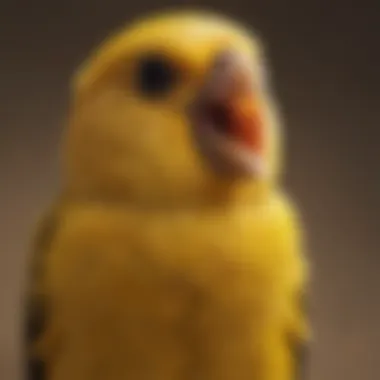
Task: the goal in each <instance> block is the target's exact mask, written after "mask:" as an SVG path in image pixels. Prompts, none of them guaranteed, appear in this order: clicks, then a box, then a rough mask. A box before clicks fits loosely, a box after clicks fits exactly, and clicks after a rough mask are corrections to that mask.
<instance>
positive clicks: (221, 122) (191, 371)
mask: <svg viewBox="0 0 380 380" xmlns="http://www.w3.org/2000/svg"><path fill="white" fill-rule="evenodd" d="M269 81H270V80H269V78H268V73H267V70H266V62H265V52H264V47H263V45H262V43H260V41H259V39H258V38H257V37H256V36H255V35H254V33H252V32H250V31H249V30H248V29H247V28H245V27H243V26H241V25H239V24H238V23H237V22H236V21H233V20H231V19H229V18H227V17H225V16H221V15H216V14H212V13H207V12H202V11H189V12H183V11H182V12H168V13H165V14H154V15H150V16H147V17H145V18H142V19H139V20H136V21H135V22H134V23H131V24H130V25H128V26H127V27H126V28H123V29H122V30H120V31H119V32H118V33H116V34H115V35H113V36H112V37H110V38H109V39H108V40H106V41H105V42H104V43H103V44H102V45H101V46H100V47H99V48H98V49H97V50H96V51H95V52H94V53H93V54H91V55H90V57H89V59H88V61H86V62H84V64H83V65H82V66H81V67H80V68H79V70H78V72H77V74H76V76H75V77H74V80H73V83H72V99H71V108H70V112H69V115H68V121H67V128H66V129H65V133H64V137H63V142H62V187H61V191H60V193H59V196H58V197H57V200H56V201H55V202H54V205H53V206H52V208H51V209H50V210H49V211H48V212H47V214H46V216H45V217H43V218H42V221H41V223H40V224H39V226H38V231H37V234H36V236H35V238H34V242H33V249H32V251H33V254H32V259H31V262H32V264H31V265H32V270H31V271H30V282H29V284H30V285H29V288H28V292H27V308H26V321H25V327H26V329H25V336H26V339H25V347H26V361H27V363H28V368H27V376H28V379H29V380H68V379H70V380H127V379H128V380H235V379H239V380H293V379H296V378H299V379H301V378H302V374H300V372H299V371H300V369H301V367H302V365H303V364H302V360H301V359H302V358H301V356H300V352H301V351H300V348H302V347H305V346H307V343H308V341H309V335H310V331H309V330H310V329H309V323H308V316H307V313H306V311H305V309H304V307H303V302H304V299H305V295H306V289H307V285H308V281H309V280H308V278H309V275H308V272H309V271H308V265H307V260H306V255H305V248H304V246H305V244H304V240H305V239H304V233H303V228H302V222H301V220H300V217H299V213H298V211H297V210H296V207H295V205H294V204H293V202H292V201H291V200H290V199H289V196H288V195H287V194H286V193H285V191H284V190H283V189H282V185H281V172H282V168H281V163H282V161H283V158H282V156H283V155H282V154H281V148H282V137H281V136H282V134H283V133H282V126H281V123H280V117H279V116H278V113H277V111H276V110H277V106H276V102H275V99H274V96H273V95H272V92H273V91H272V90H271V86H270V84H269Z"/></svg>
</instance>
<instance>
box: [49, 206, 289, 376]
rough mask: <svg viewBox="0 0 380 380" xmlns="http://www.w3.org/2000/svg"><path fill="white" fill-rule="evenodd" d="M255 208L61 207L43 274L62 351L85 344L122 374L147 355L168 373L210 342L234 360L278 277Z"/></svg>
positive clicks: (261, 317) (212, 349)
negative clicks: (57, 231)
mask: <svg viewBox="0 0 380 380" xmlns="http://www.w3.org/2000/svg"><path fill="white" fill-rule="evenodd" d="M256 218H257V219H255V213H249V212H246V211H243V210H241V211H239V212H237V211H236V212H235V213H231V214H229V215H226V214H225V213H211V214H207V213H206V214H205V213H201V214H196V213H183V214H174V215H173V214H168V215H166V214H161V215H158V214H157V215H156V214H149V213H135V214H134V213H121V212H112V211H108V210H79V211H78V210H77V211H75V212H73V213H68V214H67V215H66V217H65V220H64V222H63V224H62V228H61V232H60V234H59V235H58V238H57V244H56V247H55V249H54V250H53V252H52V254H51V255H50V259H49V260H48V270H47V282H48V284H49V287H50V292H51V294H52V300H53V305H54V302H55V305H56V310H57V316H56V320H57V321H58V319H59V321H60V323H61V325H62V329H63V330H65V339H66V345H70V346H71V347H73V349H72V350H68V351H67V352H72V353H73V355H74V352H75V358H74V357H73V358H72V360H73V361H75V362H76V363H78V364H77V365H78V366H83V365H84V364H83V363H86V361H87V360H90V359H88V358H87V355H90V353H91V355H92V356H93V355H95V357H96V361H98V362H99V366H100V367H99V368H103V367H107V365H106V364H103V367H102V365H101V363H102V361H106V360H108V361H109V360H110V358H111V357H112V362H113V363H114V364H115V365H114V366H113V367H112V368H118V373H119V374H120V373H121V372H123V371H124V370H125V371H126V372H125V374H126V376H127V375H130V374H131V373H134V372H133V371H132V372H130V371H131V368H136V371H137V372H136V373H140V372H139V371H145V370H146V364H147V360H148V362H149V363H150V364H149V368H151V370H152V371H153V370H155V372H156V373H157V371H163V372H164V373H166V374H169V373H173V376H174V373H176V371H179V372H180V371H184V370H185V367H187V366H191V363H190V362H189V361H194V360H195V361H197V360H200V361H202V360H204V358H208V359H207V360H208V361H210V363H211V362H212V361H213V359H212V355H216V352H219V354H218V355H219V356H220V355H221V357H223V356H224V355H227V353H228V355H227V356H228V357H229V359H228V360H231V355H233V353H235V354H236V355H237V357H239V359H237V360H238V361H240V360H243V362H244V360H245V359H244V353H247V352H249V351H250V350H249V349H246V348H247V347H246V345H247V344H251V343H252V339H251V338H250V336H249V334H250V333H253V334H256V338H257V331H259V330H260V324H262V323H263V322H264V321H266V323H268V316H269V315H270V309H271V307H272V306H273V305H271V302H272V300H274V299H275V298H276V296H275V294H278V290H279V289H281V286H280V283H281V282H282V281H283V280H284V279H282V277H283V276H282V274H281V273H282V272H283V271H279V270H278V269H276V268H281V265H282V264H281V260H282V261H283V262H284V263H285V260H284V257H282V256H281V255H280V254H279V250H278V249H276V246H277V245H278V242H277V241H276V239H273V236H272V238H271V236H270V235H271V234H270V232H271V231H270V229H269V228H268V226H269V225H270V223H268V221H267V220H266V219H265V218H261V220H260V218H259V216H258V215H256ZM273 231H274V230H273ZM273 231H272V232H273ZM273 260H277V261H278V265H275V266H273ZM276 292H277V293H276ZM279 299H281V297H279ZM57 323H58V322H57ZM254 323H255V326H256V329H257V331H256V332H253V331H252V326H253V325H254ZM247 332H248V333H247ZM74 347H75V349H74ZM216 347H218V349H217V350H216ZM227 347H235V350H232V351H231V350H230V349H228V350H227V351H226V348H227ZM238 347H239V348H238ZM200 351H202V353H200ZM210 355H211V356H210ZM227 356H226V360H227ZM197 357H198V359H197ZM86 358H87V359H86ZM107 358H108V359H107ZM91 360H94V358H92V359H91ZM248 362H249V361H247V363H248ZM116 363H117V364H116ZM126 363H127V365H125V364H126ZM144 363H145V364H144ZM124 365H125V366H124ZM204 365H205V364H204ZM196 366H198V367H199V366H202V365H201V364H199V363H198V364H197V365H196ZM161 367H165V369H161ZM144 368H145V370H144ZM235 368H236V366H235ZM87 370H88V368H87ZM109 370H110V369H108V371H109ZM76 371H77V373H80V370H79V369H77V370H76ZM99 371H100V369H99ZM86 376H87V375H86ZM107 376H109V378H112V376H110V375H109V373H108V374H107ZM169 378H170V377H169Z"/></svg>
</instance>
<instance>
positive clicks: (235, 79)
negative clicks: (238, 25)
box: [193, 51, 265, 174]
mask: <svg viewBox="0 0 380 380" xmlns="http://www.w3.org/2000/svg"><path fill="white" fill-rule="evenodd" d="M262 109H263V107H262V106H261V104H260V99H259V94H258V93H257V90H256V88H255V86H254V78H253V73H252V68H251V65H250V63H249V61H248V60H247V59H245V57H244V56H243V55H241V54H239V53H238V52H234V51H227V52H222V53H220V54H218V55H217V56H216V58H215V60H214V61H213V64H212V65H211V67H210V69H209V71H208V73H207V74H206V78H205V83H204V85H203V87H202V90H201V94H200V95H199V97H198V99H197V101H196V102H195V124H196V125H195V127H196V129H197V134H198V137H199V136H200V138H201V140H202V144H203V145H206V148H207V149H208V151H210V150H211V149H212V150H213V151H214V153H213V155H214V156H215V155H217V156H218V157H217V159H218V162H223V165H224V166H226V165H228V166H229V167H232V168H233V170H235V171H236V170H240V171H241V169H242V168H243V170H244V171H245V172H246V171H247V170H248V171H249V172H252V171H254V172H256V174H257V172H258V171H259V169H258V168H259V166H260V167H262V164H263V157H262V156H263V153H264V149H265V133H264V122H263V116H262ZM193 119H194V118H193ZM205 136H206V137H205ZM207 145H208V146H207ZM215 145H217V147H215ZM213 158H214V157H213ZM214 160H215V158H214ZM260 170H261V169H260Z"/></svg>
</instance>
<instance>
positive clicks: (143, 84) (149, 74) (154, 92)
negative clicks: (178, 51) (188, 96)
mask: <svg viewBox="0 0 380 380" xmlns="http://www.w3.org/2000/svg"><path fill="white" fill-rule="evenodd" d="M135 79H136V87H137V91H138V92H139V93H140V94H142V95H144V96H147V97H152V98H153V97H159V96H163V95H166V94H167V93H168V92H170V90H171V89H172V88H173V87H174V85H175V83H176V80H177V72H176V70H175V67H174V65H173V64H171V63H170V61H168V60H167V59H166V58H165V57H163V56H160V55H149V56H144V57H143V58H142V59H141V60H140V61H139V62H138V64H137V68H136V77H135Z"/></svg>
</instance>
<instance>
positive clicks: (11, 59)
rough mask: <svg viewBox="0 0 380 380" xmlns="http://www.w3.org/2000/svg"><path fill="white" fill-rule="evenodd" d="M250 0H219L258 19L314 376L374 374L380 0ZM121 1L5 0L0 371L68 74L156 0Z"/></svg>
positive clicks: (377, 362)
mask: <svg viewBox="0 0 380 380" xmlns="http://www.w3.org/2000/svg"><path fill="white" fill-rule="evenodd" d="M246 1H247V3H249V5H244V3H243V2H240V3H239V2H236V1H234V2H231V3H230V4H227V5H225V6H223V5H222V3H223V2H227V0H224V1H223V0H220V1H217V0H215V1H214V3H219V9H221V10H224V11H226V12H227V13H230V14H232V15H234V16H238V17H239V18H240V19H242V20H244V21H246V22H248V23H249V24H250V25H253V26H255V27H256V29H257V30H259V31H260V32H261V35H262V36H263V37H264V39H265V41H266V43H267V45H268V46H269V48H270V49H269V53H270V54H269V56H270V61H271V65H272V68H273V71H274V81H275V84H276V89H277V93H278V96H279V98H280V100H281V104H282V108H283V113H284V116H285V120H286V124H287V128H288V136H289V138H288V163H287V177H286V183H287V186H288V188H289V190H290V191H291V193H292V194H293V195H294V197H296V199H297V200H298V203H299V205H300V207H301V209H302V211H303V214H304V217H305V221H306V224H307V227H308V231H309V235H310V243H311V248H312V254H311V258H312V261H313V265H314V272H315V273H314V285H313V291H314V300H313V302H314V312H313V320H314V324H315V329H316V343H315V346H314V348H313V357H312V363H311V376H310V378H311V379H312V380H377V379H379V378H380V347H379V345H380V328H379V321H380V297H379V295H378V291H379V286H380V275H379V264H380V258H379V253H380V252H379V247H378V242H379V238H378V235H379V233H380V228H379V216H378V213H379V209H380V207H379V206H380V200H379V190H380V175H379V167H378V164H379V140H380V123H379V121H380V117H379V109H380V107H379V106H380V105H379V100H380V93H379V86H380V81H379V70H380V69H379V67H380V66H379V65H378V63H379V60H378V59H379V53H378V44H379V43H378V41H379V38H380V36H379V32H380V22H379V16H378V13H379V12H378V9H376V8H378V6H377V7H376V6H375V3H376V2H375V1H367V0H362V1H356V2H354V1H352V4H350V2H349V1H347V0H346V1H343V0H342V1H337V0H335V1H334V0H330V1H327V0H326V1H318V0H309V1H295V0H293V1H286V2H285V1H279V0H277V1H274V0H266V1H257V5H255V3H256V2H255V1H253V0H249V1H248V0H246ZM149 2H150V3H152V4H153V3H155V4H153V5H151V4H149ZM76 3H77V4H76ZM127 3H128V1H127V0H124V1H121V0H110V1H109V2H108V4H109V5H105V4H106V2H105V1H100V0H92V1H90V0H81V1H73V0H66V1H64V2H62V3H61V2H57V1H54V0H50V1H41V0H39V1H38V0H36V1H33V2H27V1H26V0H24V1H13V2H11V1H10V0H4V1H2V3H1V10H0V47H1V50H0V54H1V60H0V69H1V70H0V125H1V129H0V170H1V177H0V178H1V188H0V210H1V211H0V218H1V219H0V223H1V230H0V379H1V380H3V379H4V380H8V379H9V380H16V379H18V378H19V377H20V364H19V352H20V351H19V350H20V342H19V330H18V324H19V320H20V312H21V311H20V298H19V296H20V291H21V289H22V279H23V274H24V270H25V264H26V261H25V260H26V255H27V249H26V248H27V238H28V234H29V232H30V228H31V226H32V225H33V221H34V220H35V218H36V216H37V215H38V213H39V212H40V211H41V209H42V208H43V207H44V206H45V205H46V204H47V203H48V201H49V199H50V198H51V197H52V196H53V194H54V192H55V189H56V187H57V183H58V182H57V178H58V173H57V160H56V149H57V144H58V139H59V134H60V130H61V120H62V117H63V115H64V112H65V107H66V102H67V96H68V79H69V76H70V74H71V73H72V71H73V70H74V68H75V67H76V65H77V64H78V63H79V62H80V61H81V60H82V59H83V58H84V57H85V55H86V54H87V52H88V51H89V49H90V48H91V47H93V46H94V45H95V44H96V43H98V42H99V41H100V39H101V38H102V37H103V36H105V35H106V34H108V33H109V32H110V31H111V30H112V29H114V28H115V27H117V26H119V25H120V24H121V23H123V22H124V21H125V20H128V19H130V18H131V17H132V16H134V15H135V14H138V13H140V12H142V11H147V10H151V9H153V8H159V7H161V6H162V5H163V4H164V2H162V1H161V2H160V1H158V0H141V1H138V2H134V3H139V4H140V6H139V7H140V9H137V6H134V7H135V8H136V9H132V8H133V7H132V6H129V5H127ZM166 3H167V2H166ZM209 3H211V2H209ZM237 3H239V5H237ZM285 3H286V4H288V5H285ZM281 4H282V5H281ZM376 62H377V63H376ZM237 380H238V379H237Z"/></svg>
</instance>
